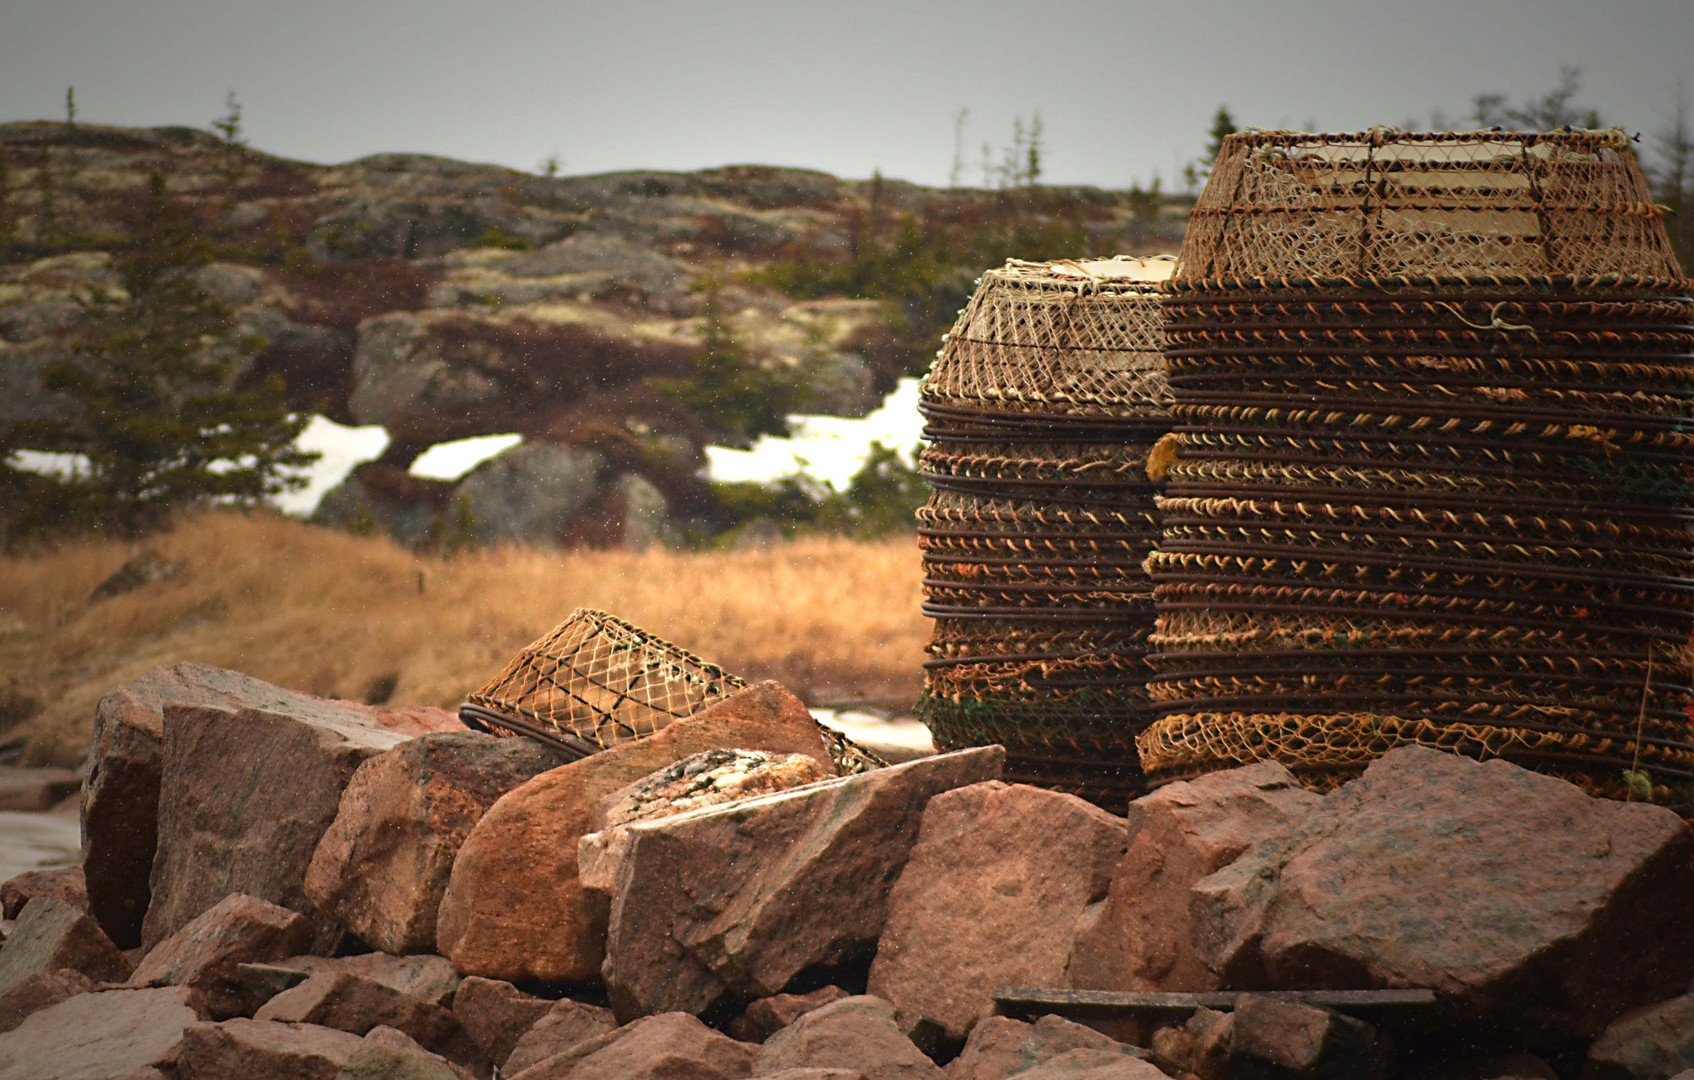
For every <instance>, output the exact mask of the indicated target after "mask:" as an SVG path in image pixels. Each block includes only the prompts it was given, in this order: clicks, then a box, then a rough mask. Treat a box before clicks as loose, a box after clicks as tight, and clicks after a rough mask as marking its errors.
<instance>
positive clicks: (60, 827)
mask: <svg viewBox="0 0 1694 1080" xmlns="http://www.w3.org/2000/svg"><path fill="white" fill-rule="evenodd" d="M81 861H82V825H81V824H80V823H79V822H78V821H77V819H76V816H75V815H74V814H72V815H68V816H62V815H59V814H26V813H23V812H21V811H17V810H4V811H0V880H10V879H11V878H14V877H17V876H18V875H19V874H22V873H27V872H28V871H30V870H50V869H52V868H53V867H55V866H72V865H75V864H76V863H78V862H81Z"/></svg>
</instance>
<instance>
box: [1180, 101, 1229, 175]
mask: <svg viewBox="0 0 1694 1080" xmlns="http://www.w3.org/2000/svg"><path fill="white" fill-rule="evenodd" d="M1240 130H1241V129H1240V128H1239V127H1237V126H1236V124H1235V117H1234V116H1232V115H1231V114H1230V111H1229V106H1227V105H1219V106H1218V111H1217V112H1215V113H1213V114H1212V126H1211V127H1209V128H1207V129H1206V149H1205V150H1204V151H1203V152H1202V153H1201V155H1200V156H1199V157H1197V158H1195V159H1194V160H1193V161H1191V162H1189V163H1188V164H1187V165H1185V166H1183V169H1182V178H1183V180H1184V182H1186V183H1187V185H1188V187H1189V189H1190V190H1192V189H1194V188H1197V187H1199V186H1200V182H1201V181H1203V180H1205V179H1206V177H1208V176H1210V175H1212V166H1213V165H1215V164H1216V163H1217V160H1218V155H1219V154H1221V153H1222V152H1223V140H1224V136H1226V135H1233V134H1235V133H1236V132H1237V131H1240Z"/></svg>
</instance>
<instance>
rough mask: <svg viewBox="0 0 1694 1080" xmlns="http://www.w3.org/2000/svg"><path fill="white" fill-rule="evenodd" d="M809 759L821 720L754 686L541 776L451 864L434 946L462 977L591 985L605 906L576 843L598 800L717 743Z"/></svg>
mask: <svg viewBox="0 0 1694 1080" xmlns="http://www.w3.org/2000/svg"><path fill="white" fill-rule="evenodd" d="M726 746H728V747H737V748H741V749H749V750H765V751H770V752H773V753H779V754H806V755H807V756H809V757H811V758H813V759H815V760H817V761H818V762H819V763H821V764H823V765H825V766H826V767H828V765H829V756H828V753H827V751H826V750H825V749H824V743H823V738H822V736H820V735H819V733H818V728H817V724H816V723H815V722H814V721H813V720H812V717H811V714H810V713H808V712H807V711H806V707H805V706H804V705H803V704H801V703H800V701H799V699H798V698H796V697H794V695H792V694H789V693H788V692H787V691H785V690H782V688H781V687H778V686H776V684H774V683H770V684H760V685H758V686H753V687H749V688H748V689H746V690H744V691H742V692H741V693H739V694H736V695H734V696H733V697H730V698H727V699H725V700H723V701H721V702H718V703H717V704H715V705H713V706H711V707H710V708H707V709H705V710H703V711H701V712H699V713H697V714H695V715H694V716H691V717H688V718H686V719H683V720H677V721H674V722H673V723H671V724H670V725H668V726H667V727H665V728H663V729H661V730H660V731H658V732H657V733H655V734H653V735H651V736H649V737H647V738H645V739H640V740H637V741H635V742H629V743H624V744H622V745H619V746H615V747H613V748H612V749H610V750H606V751H602V752H601V753H598V754H595V755H593V756H592V757H587V758H584V759H582V760H581V761H574V762H572V763H570V764H569V765H565V766H562V767H560V768H557V769H553V770H552V771H550V772H545V773H542V774H541V775H540V776H537V777H535V778H534V779H532V780H529V781H526V782H525V783H523V784H520V785H519V786H517V787H516V788H513V789H512V790H511V791H509V792H507V793H506V794H505V795H502V796H501V797H500V799H499V800H498V801H496V802H495V804H494V805H493V806H492V807H490V808H489V810H488V812H487V813H486V814H484V815H483V816H482V819H481V820H480V821H478V822H477V823H476V826H475V827H474V828H473V829H471V832H470V835H469V836H468V837H466V838H465V842H464V845H463V846H462V847H460V849H459V855H458V858H457V859H455V860H454V862H453V872H452V875H451V876H450V877H449V878H448V882H447V891H446V893H445V894H444V895H443V896H442V899H441V910H440V913H439V917H438V918H437V921H436V943H437V946H438V947H439V949H440V950H441V952H442V953H443V954H444V955H446V956H447V957H448V958H449V959H451V960H452V961H453V966H454V967H455V968H457V969H458V971H459V972H460V973H461V974H465V975H482V976H484V977H487V978H493V979H504V980H507V981H510V982H532V981H533V982H590V981H593V980H594V979H596V978H598V977H599V974H600V965H601V962H602V961H603V960H604V958H605V950H606V911H607V900H606V897H605V895H604V894H603V893H597V892H593V891H591V890H588V889H585V888H583V886H582V882H581V880H580V879H579V878H578V874H577V847H578V844H579V842H580V841H581V839H582V837H583V835H584V834H586V833H588V832H589V831H591V830H592V829H593V827H594V821H595V815H596V813H597V811H598V809H599V805H600V800H601V799H602V798H604V797H605V796H607V795H610V794H611V793H612V792H614V791H617V790H618V789H619V788H622V787H624V786H626V785H628V784H631V783H634V782H635V781H637V780H640V779H641V778H642V777H644V776H646V775H648V774H649V773H651V772H653V771H655V770H657V769H660V768H663V767H664V766H666V765H669V764H671V763H672V762H675V761H680V760H681V759H683V758H686V757H689V756H690V755H692V754H697V753H700V752H702V751H705V750H714V749H718V748H720V747H726Z"/></svg>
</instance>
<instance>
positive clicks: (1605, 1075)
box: [1582, 994, 1694, 1080]
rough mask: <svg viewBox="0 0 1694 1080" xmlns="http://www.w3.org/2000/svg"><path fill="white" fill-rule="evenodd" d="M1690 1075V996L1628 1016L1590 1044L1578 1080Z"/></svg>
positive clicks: (1693, 1052)
mask: <svg viewBox="0 0 1694 1080" xmlns="http://www.w3.org/2000/svg"><path fill="white" fill-rule="evenodd" d="M1688 1069H1694V994H1685V995H1683V996H1682V997H1677V998H1671V999H1670V1000H1669V1001H1661V1002H1658V1003H1657V1004H1654V1005H1648V1006H1647V1007H1646V1008H1642V1009H1636V1010H1634V1011H1632V1012H1627V1013H1625V1014H1624V1015H1622V1016H1620V1017H1618V1018H1617V1020H1615V1021H1613V1022H1612V1024H1611V1026H1610V1027H1608V1028H1606V1030H1605V1031H1604V1032H1603V1033H1602V1034H1601V1035H1600V1037H1599V1038H1598V1039H1595V1040H1594V1045H1593V1046H1591V1047H1589V1048H1588V1062H1587V1064H1585V1065H1584V1066H1583V1067H1582V1080H1642V1078H1643V1077H1655V1078H1656V1077H1661V1076H1674V1075H1676V1074H1678V1073H1681V1072H1684V1071H1685V1070H1688Z"/></svg>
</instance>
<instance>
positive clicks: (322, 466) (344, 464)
mask: <svg viewBox="0 0 1694 1080" xmlns="http://www.w3.org/2000/svg"><path fill="white" fill-rule="evenodd" d="M294 445H295V446H297V447H299V448H300V449H302V450H316V451H317V452H318V454H319V455H321V456H320V457H319V458H318V460H317V461H316V462H315V463H314V464H312V465H311V466H310V467H308V468H305V469H301V470H300V471H299V473H298V474H297V475H301V476H304V477H306V486H305V487H303V488H300V489H299V490H297V491H287V492H284V493H282V494H281V495H278V496H276V497H275V498H273V499H272V500H271V505H273V506H275V507H276V508H277V509H278V510H281V511H282V512H283V513H285V514H294V515H296V516H298V517H305V516H307V515H309V514H310V513H311V512H312V511H313V510H316V509H317V508H318V500H320V499H322V498H323V497H324V494H325V493H326V492H328V491H329V489H330V488H332V487H334V486H335V485H337V484H339V483H341V481H343V480H345V479H347V474H348V473H350V472H352V471H353V469H354V467H355V466H358V465H362V464H364V463H365V462H367V461H375V460H376V459H377V458H379V457H381V456H382V452H383V451H384V450H386V449H388V430H387V429H386V428H384V427H382V426H381V425H379V424H370V425H368V426H365V427H344V426H343V425H341V424H338V423H336V422H335V421H334V420H331V419H330V418H329V417H327V416H313V417H312V419H311V422H309V423H308V424H307V425H306V430H305V431H302V432H301V433H300V437H299V438H298V439H296V440H294Z"/></svg>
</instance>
